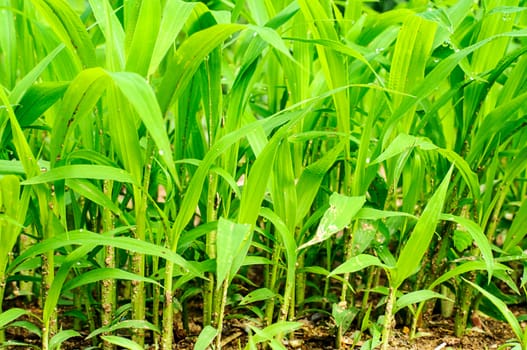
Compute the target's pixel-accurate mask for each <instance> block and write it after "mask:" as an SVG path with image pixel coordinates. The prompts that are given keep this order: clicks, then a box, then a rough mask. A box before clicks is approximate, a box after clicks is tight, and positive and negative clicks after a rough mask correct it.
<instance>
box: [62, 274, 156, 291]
mask: <svg viewBox="0 0 527 350" xmlns="http://www.w3.org/2000/svg"><path fill="white" fill-rule="evenodd" d="M105 279H108V280H110V279H111V280H127V281H142V282H147V283H152V284H156V285H158V286H161V284H159V283H158V282H157V281H155V280H153V279H151V278H148V277H144V276H139V275H138V274H135V273H131V272H128V271H124V270H120V269H115V268H99V269H96V270H90V271H84V272H83V273H82V274H80V275H79V276H77V277H75V278H74V279H72V280H69V281H68V282H66V283H64V286H63V287H62V291H63V292H67V291H69V290H72V289H74V288H77V287H80V286H83V285H86V284H90V283H94V282H98V281H102V280H105Z"/></svg>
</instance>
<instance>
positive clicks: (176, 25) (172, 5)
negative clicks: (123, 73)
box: [148, 0, 197, 75]
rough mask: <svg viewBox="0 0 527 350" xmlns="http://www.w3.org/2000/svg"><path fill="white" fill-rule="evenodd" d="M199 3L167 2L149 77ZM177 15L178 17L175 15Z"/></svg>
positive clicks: (178, 0) (176, 0) (177, 0)
mask: <svg viewBox="0 0 527 350" xmlns="http://www.w3.org/2000/svg"><path fill="white" fill-rule="evenodd" d="M196 4H197V3H192V2H190V3H189V2H183V1H180V0H169V1H166V2H165V6H164V8H163V13H162V16H161V23H160V24H159V34H158V36H157V40H156V42H155V46H154V49H153V51H152V59H151V60H150V67H149V69H148V75H151V74H153V73H154V72H155V71H156V69H157V68H158V66H159V64H160V63H161V61H162V60H163V58H164V57H165V55H166V54H167V52H168V50H169V49H170V47H171V46H172V45H173V44H174V42H175V41H176V39H177V36H178V34H179V33H180V31H181V29H182V28H183V26H184V25H185V22H186V21H187V19H188V18H189V16H190V15H191V13H192V10H193V9H194V7H195V6H196ZM174 13H177V16H174V15H173V14H174Z"/></svg>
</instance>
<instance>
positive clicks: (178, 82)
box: [158, 24, 245, 112]
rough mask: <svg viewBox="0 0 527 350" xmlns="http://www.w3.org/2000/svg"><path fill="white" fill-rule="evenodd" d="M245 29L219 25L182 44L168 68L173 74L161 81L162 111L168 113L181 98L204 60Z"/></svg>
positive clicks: (198, 33) (193, 36) (159, 95)
mask: <svg viewBox="0 0 527 350" xmlns="http://www.w3.org/2000/svg"><path fill="white" fill-rule="evenodd" d="M243 28H245V26H244V25H242V24H217V25H214V26H212V27H209V28H206V29H203V30H200V31H199V32H197V33H194V34H193V35H191V36H190V37H189V38H188V39H186V40H185V41H184V42H183V44H181V46H180V47H179V49H178V50H177V52H176V56H175V59H174V60H173V61H171V62H170V64H169V66H168V68H167V70H168V71H170V72H171V74H166V75H165V76H164V78H163V80H162V81H161V86H160V88H159V92H158V99H159V105H160V106H161V111H163V112H166V111H167V110H168V107H169V106H170V104H171V102H172V101H173V100H175V99H177V98H178V97H179V96H180V94H181V93H182V92H183V90H184V89H185V88H186V86H187V84H188V83H189V82H190V80H191V78H192V76H193V75H194V73H195V72H196V71H197V69H198V67H199V65H200V64H201V62H202V61H203V59H204V58H205V57H206V56H207V55H208V54H209V53H210V52H211V51H212V50H213V49H214V48H216V47H218V46H219V45H220V44H221V43H222V42H223V41H224V40H226V39H227V38H228V37H229V36H230V35H232V34H234V33H235V32H237V31H240V30H242V29H243Z"/></svg>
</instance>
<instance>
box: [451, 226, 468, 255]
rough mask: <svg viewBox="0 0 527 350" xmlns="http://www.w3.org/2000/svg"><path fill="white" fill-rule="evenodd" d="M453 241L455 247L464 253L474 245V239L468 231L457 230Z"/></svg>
mask: <svg viewBox="0 0 527 350" xmlns="http://www.w3.org/2000/svg"><path fill="white" fill-rule="evenodd" d="M452 241H453V242H454V247H456V249H457V251H458V252H463V251H464V250H465V249H467V248H468V247H470V245H471V244H472V237H471V236H470V233H468V232H467V231H463V230H455V231H454V234H453V236H452Z"/></svg>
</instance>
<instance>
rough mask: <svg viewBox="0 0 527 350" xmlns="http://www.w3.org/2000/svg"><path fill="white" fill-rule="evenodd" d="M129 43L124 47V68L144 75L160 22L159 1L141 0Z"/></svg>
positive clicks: (148, 64)
mask: <svg viewBox="0 0 527 350" xmlns="http://www.w3.org/2000/svg"><path fill="white" fill-rule="evenodd" d="M136 21H137V22H136V23H135V27H134V32H133V36H132V37H131V42H130V45H129V46H127V47H126V70H127V71H129V72H135V73H138V74H140V75H142V76H146V74H147V73H148V68H149V66H150V60H151V58H152V51H153V50H154V45H155V44H156V41H157V40H156V39H157V35H158V33H159V25H160V22H161V1H160V0H148V1H141V4H140V9H139V13H138V16H137V18H136Z"/></svg>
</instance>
